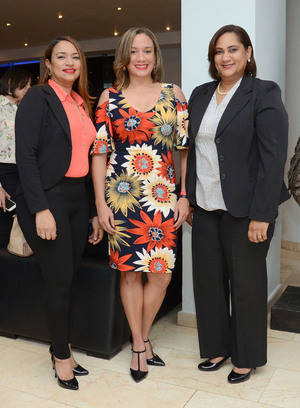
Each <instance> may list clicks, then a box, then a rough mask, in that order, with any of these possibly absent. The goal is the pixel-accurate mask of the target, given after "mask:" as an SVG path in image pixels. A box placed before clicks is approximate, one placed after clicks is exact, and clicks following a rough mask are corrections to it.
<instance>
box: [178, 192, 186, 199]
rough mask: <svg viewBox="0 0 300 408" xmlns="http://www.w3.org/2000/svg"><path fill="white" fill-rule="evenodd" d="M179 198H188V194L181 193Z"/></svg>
mask: <svg viewBox="0 0 300 408" xmlns="http://www.w3.org/2000/svg"><path fill="white" fill-rule="evenodd" d="M179 198H188V196H187V194H182V193H180V195H179Z"/></svg>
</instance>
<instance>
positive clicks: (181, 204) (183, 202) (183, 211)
mask: <svg viewBox="0 0 300 408" xmlns="http://www.w3.org/2000/svg"><path fill="white" fill-rule="evenodd" d="M189 213H190V203H189V200H188V199H187V198H182V197H181V198H179V200H178V201H177V203H176V205H175V209H174V220H175V224H174V227H175V229H176V230H178V228H180V227H181V225H182V224H183V223H184V221H185V220H186V219H187V217H188V215H189Z"/></svg>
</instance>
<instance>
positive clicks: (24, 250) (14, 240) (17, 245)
mask: <svg viewBox="0 0 300 408" xmlns="http://www.w3.org/2000/svg"><path fill="white" fill-rule="evenodd" d="M13 218H14V221H13V225H12V229H11V232H10V237H9V243H8V246H7V250H8V252H9V253H11V254H13V255H17V256H22V257H27V256H31V255H33V251H32V249H31V248H30V246H29V245H28V243H27V241H26V239H25V237H24V234H23V232H22V230H21V227H20V225H19V222H18V218H17V216H16V215H13Z"/></svg>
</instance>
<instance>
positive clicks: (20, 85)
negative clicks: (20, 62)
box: [0, 68, 31, 248]
mask: <svg viewBox="0 0 300 408" xmlns="http://www.w3.org/2000/svg"><path fill="white" fill-rule="evenodd" d="M30 84H31V75H30V73H29V72H27V71H25V70H23V69H22V68H12V69H8V70H7V71H6V72H5V73H4V74H3V75H2V77H1V79H0V208H1V209H0V248H4V247H7V244H8V241H9V235H10V230H11V227H12V223H13V218H12V213H10V212H7V211H6V204H5V201H6V199H7V198H11V199H12V200H15V193H16V189H17V183H18V171H17V166H16V156H15V117H16V112H17V108H18V105H19V103H20V102H21V100H22V98H23V96H24V95H25V94H26V92H27V91H28V89H29V88H30Z"/></svg>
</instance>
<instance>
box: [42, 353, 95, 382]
mask: <svg viewBox="0 0 300 408" xmlns="http://www.w3.org/2000/svg"><path fill="white" fill-rule="evenodd" d="M49 353H50V354H51V355H52V354H53V350H52V346H50V347H49ZM72 370H73V373H74V375H77V376H80V375H88V374H89V372H88V370H87V369H86V368H84V367H82V366H81V365H80V364H77V366H76V367H74V368H73V369H72Z"/></svg>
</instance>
